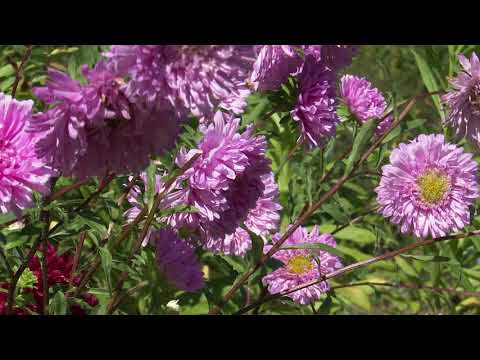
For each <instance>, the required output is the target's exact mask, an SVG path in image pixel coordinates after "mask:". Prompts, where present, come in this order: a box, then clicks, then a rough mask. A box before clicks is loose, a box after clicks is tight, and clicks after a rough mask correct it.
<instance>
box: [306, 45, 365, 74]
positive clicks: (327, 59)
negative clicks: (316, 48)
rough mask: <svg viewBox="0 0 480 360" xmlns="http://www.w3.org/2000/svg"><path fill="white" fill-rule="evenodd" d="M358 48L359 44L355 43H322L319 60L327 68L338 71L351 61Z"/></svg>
mask: <svg viewBox="0 0 480 360" xmlns="http://www.w3.org/2000/svg"><path fill="white" fill-rule="evenodd" d="M358 50H359V46H356V45H323V46H322V48H321V61H322V62H323V64H324V65H325V66H326V67H327V68H328V69H330V70H333V71H340V70H342V69H343V68H344V67H347V66H349V65H350V64H351V63H352V59H353V57H354V56H355V55H357V53H358ZM306 52H307V51H306ZM317 61H318V57H317Z"/></svg>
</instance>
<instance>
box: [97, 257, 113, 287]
mask: <svg viewBox="0 0 480 360" xmlns="http://www.w3.org/2000/svg"><path fill="white" fill-rule="evenodd" d="M99 251H100V258H101V260H102V269H103V272H104V273H105V277H106V278H107V283H108V288H109V289H111V288H112V283H111V277H110V275H111V272H112V255H111V254H110V251H108V249H107V248H106V247H102V248H100V249H99Z"/></svg>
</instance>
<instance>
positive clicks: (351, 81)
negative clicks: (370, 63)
mask: <svg viewBox="0 0 480 360" xmlns="http://www.w3.org/2000/svg"><path fill="white" fill-rule="evenodd" d="M340 95H341V96H342V98H343V100H344V101H345V104H346V105H347V107H348V109H349V110H350V112H351V113H352V114H353V115H354V116H355V117H356V118H357V119H358V120H359V121H360V122H361V123H365V122H367V121H368V120H370V119H379V118H381V116H382V115H383V113H384V112H385V110H386V109H387V103H386V101H385V98H384V97H383V95H382V93H381V92H380V90H378V89H377V88H375V87H373V86H372V84H371V83H370V82H369V81H368V80H367V79H366V78H360V77H358V76H354V75H344V76H343V77H342V78H341V79H340ZM392 122H393V117H392V116H388V117H387V118H385V119H384V120H383V121H381V122H380V123H379V124H378V126H377V129H376V134H377V135H378V136H380V135H382V134H383V133H384V132H385V131H386V130H387V129H388V128H389V127H390V126H391V124H392Z"/></svg>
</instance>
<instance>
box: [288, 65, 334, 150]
mask: <svg viewBox="0 0 480 360" xmlns="http://www.w3.org/2000/svg"><path fill="white" fill-rule="evenodd" d="M304 71H306V68H305V69H304ZM309 75H310V74H309ZM335 77H336V76H335V73H333V72H332V71H329V70H325V71H322V72H321V73H319V74H316V75H314V76H305V75H304V76H302V81H300V94H299V96H298V102H297V105H296V106H295V108H294V109H293V110H292V112H291V114H292V118H293V119H294V120H295V121H297V122H298V123H299V124H300V130H301V138H300V140H301V141H308V144H309V145H310V146H323V145H324V144H325V142H326V140H328V139H330V138H332V137H334V136H335V133H336V128H337V125H338V123H339V122H340V120H339V118H338V116H337V112H336V103H337V101H336V88H335Z"/></svg>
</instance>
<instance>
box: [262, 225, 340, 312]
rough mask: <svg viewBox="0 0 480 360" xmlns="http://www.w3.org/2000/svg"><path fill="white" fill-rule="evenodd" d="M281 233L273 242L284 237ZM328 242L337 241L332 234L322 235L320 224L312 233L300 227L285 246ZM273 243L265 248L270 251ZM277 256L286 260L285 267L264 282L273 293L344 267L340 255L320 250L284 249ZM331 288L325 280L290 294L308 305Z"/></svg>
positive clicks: (292, 297) (283, 260)
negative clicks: (319, 228)
mask: <svg viewBox="0 0 480 360" xmlns="http://www.w3.org/2000/svg"><path fill="white" fill-rule="evenodd" d="M280 238H281V234H275V235H274V236H273V237H272V240H273V242H274V243H275V242H277V241H278V240H280ZM306 243H308V244H319V243H320V244H326V245H329V246H332V247H336V246H337V243H336V242H335V239H334V238H333V236H332V235H330V234H320V232H319V230H318V227H317V226H314V227H313V229H312V230H311V232H310V233H309V232H308V231H307V229H305V228H303V227H299V228H298V229H296V230H295V231H294V233H293V234H292V235H291V236H290V237H289V238H288V239H287V240H286V241H285V243H284V244H283V245H282V247H288V246H294V245H298V244H306ZM271 247H272V246H271V245H267V246H265V247H264V252H265V253H267V252H268V251H269V250H270V249H271ZM273 257H274V258H275V259H277V260H279V261H281V262H282V263H283V266H282V267H280V268H279V269H277V270H275V271H274V272H272V273H270V274H268V275H266V276H265V277H264V278H263V279H262V283H263V284H264V285H265V286H266V287H267V289H268V291H269V292H270V293H271V294H277V293H281V292H284V291H287V290H291V289H293V288H294V287H296V286H299V285H302V284H304V283H306V282H309V281H313V280H317V279H319V278H320V277H321V276H323V275H327V274H329V273H331V272H333V271H335V270H337V269H340V268H341V267H342V263H341V262H340V260H339V258H338V257H337V256H335V255H333V254H331V253H328V252H326V251H322V250H317V249H285V250H282V249H280V250H279V251H277V252H276V253H275V254H274V255H273ZM329 289H330V286H329V285H328V282H326V281H322V282H320V283H318V284H315V285H312V286H309V287H307V288H304V289H301V290H298V291H295V292H293V293H290V294H288V295H287V296H288V297H290V298H291V299H292V300H293V301H295V302H296V303H299V304H302V305H306V304H310V303H312V302H314V301H315V300H318V299H319V298H320V296H321V295H322V294H324V293H326V292H328V290H329Z"/></svg>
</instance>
